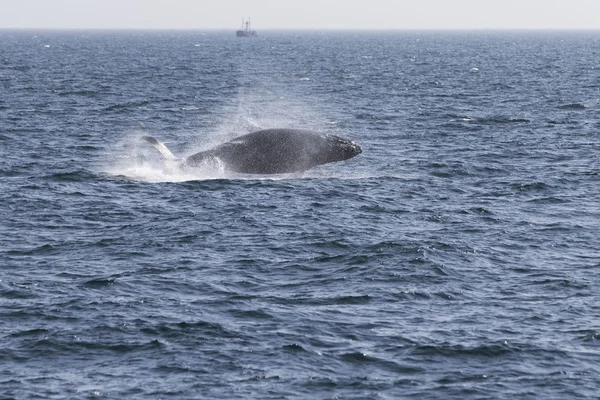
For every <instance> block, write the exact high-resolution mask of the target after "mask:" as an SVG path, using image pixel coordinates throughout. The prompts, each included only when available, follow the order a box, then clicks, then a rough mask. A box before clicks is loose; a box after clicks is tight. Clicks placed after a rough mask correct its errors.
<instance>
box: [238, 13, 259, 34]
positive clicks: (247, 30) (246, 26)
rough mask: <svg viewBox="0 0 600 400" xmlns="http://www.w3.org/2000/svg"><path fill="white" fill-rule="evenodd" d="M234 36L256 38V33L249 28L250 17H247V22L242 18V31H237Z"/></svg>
mask: <svg viewBox="0 0 600 400" xmlns="http://www.w3.org/2000/svg"><path fill="white" fill-rule="evenodd" d="M235 35H236V36H237V37H255V36H257V35H256V31H253V30H252V27H251V26H250V17H248V20H244V18H242V29H238V30H237V31H235Z"/></svg>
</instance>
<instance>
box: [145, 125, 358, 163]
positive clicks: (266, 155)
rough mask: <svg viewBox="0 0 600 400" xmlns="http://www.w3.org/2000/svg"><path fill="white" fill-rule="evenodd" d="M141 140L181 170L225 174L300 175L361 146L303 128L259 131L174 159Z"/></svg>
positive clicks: (160, 145)
mask: <svg viewBox="0 0 600 400" xmlns="http://www.w3.org/2000/svg"><path fill="white" fill-rule="evenodd" d="M142 139H143V140H144V141H146V142H147V143H150V144H151V145H152V146H154V147H155V148H156V149H157V150H158V151H159V152H160V153H161V154H162V156H163V157H164V158H165V159H167V160H170V161H174V162H177V163H178V165H179V166H180V167H181V168H182V169H189V168H206V167H210V166H213V167H214V166H219V168H222V169H224V170H225V171H231V172H238V173H244V174H285V173H294V172H303V171H306V170H308V169H310V168H313V167H316V166H318V165H322V164H327V163H332V162H338V161H345V160H348V159H350V158H353V157H356V156H357V155H359V154H360V153H362V149H361V147H360V146H359V145H358V144H357V143H355V142H353V141H351V140H349V139H345V138H342V137H340V136H336V135H332V134H324V133H321V132H316V131H312V130H306V129H289V128H283V129H277V128H274V129H263V130H259V131H256V132H252V133H248V134H246V135H243V136H239V137H237V138H235V139H233V140H231V141H229V142H225V143H222V144H220V145H218V146H216V147H213V148H211V149H209V150H206V151H201V152H199V153H195V154H192V155H191V156H188V157H185V158H178V157H176V156H174V155H173V153H171V151H170V150H169V149H168V148H167V146H165V145H164V143H162V142H161V141H159V140H158V139H156V138H154V137H152V136H143V137H142Z"/></svg>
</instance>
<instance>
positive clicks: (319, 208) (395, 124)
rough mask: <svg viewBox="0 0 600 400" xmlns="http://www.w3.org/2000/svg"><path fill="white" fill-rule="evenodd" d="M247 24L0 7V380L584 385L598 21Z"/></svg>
mask: <svg viewBox="0 0 600 400" xmlns="http://www.w3.org/2000/svg"><path fill="white" fill-rule="evenodd" d="M258 34H259V36H258V37H256V38H236V36H235V32H233V31H231V32H229V31H206V32H203V31H156V32H155V31H28V30H23V31H10V30H5V31H0V93H1V94H2V95H1V96H0V221H1V222H0V360H1V363H0V398H1V399H34V398H43V399H85V398H111V399H191V398H239V399H250V398H255V399H397V398H413V399H514V398H518V399H540V398H543V399H577V398H582V399H583V398H585V399H589V398H596V397H597V396H598V393H599V392H600V295H599V287H600V245H599V243H600V140H599V139H600V32H584V31H581V32H567V31H557V32H543V31H540V32H511V31H506V32H493V31H490V32H487V31H474V32H451V31H447V32H444V31H439V32H436V31H418V32H403V31H395V32H391V31H390V32H387V31H381V32H377V31H372V32H369V31H357V32H352V31H339V32H338V31H322V32H311V31H281V32H278V31H259V32H258ZM266 128H302V129H310V130H316V131H319V132H323V133H329V134H335V135H339V136H342V137H345V138H348V139H351V140H353V141H356V142H357V143H359V144H360V146H361V147H362V150H363V152H362V154H360V155H359V156H357V157H355V158H352V159H350V160H347V161H343V162H337V163H331V164H326V165H322V166H319V167H316V168H313V169H310V170H308V171H305V172H298V173H291V174H280V175H251V174H240V173H228V172H226V171H225V170H221V169H213V170H203V169H197V170H180V169H179V168H177V167H175V166H173V165H172V164H169V163H166V162H165V161H164V160H162V159H161V157H160V155H159V154H158V152H157V151H156V150H155V149H153V148H152V147H151V146H150V145H149V144H148V143H145V142H144V141H143V140H141V137H142V136H145V135H149V136H153V137H156V138H158V139H159V140H161V141H163V142H165V144H166V145H167V146H168V147H169V148H170V149H171V151H173V153H174V154H176V155H178V156H187V155H190V154H193V153H195V152H197V151H200V150H204V149H208V148H210V147H212V146H215V145H217V144H220V143H223V142H225V141H228V140H231V139H233V138H236V137H238V136H241V135H243V134H246V133H249V132H253V131H256V130H259V129H266Z"/></svg>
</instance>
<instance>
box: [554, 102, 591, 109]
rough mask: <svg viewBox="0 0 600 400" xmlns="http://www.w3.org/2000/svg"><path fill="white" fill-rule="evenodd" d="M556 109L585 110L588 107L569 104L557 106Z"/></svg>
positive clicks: (580, 104) (579, 104)
mask: <svg viewBox="0 0 600 400" xmlns="http://www.w3.org/2000/svg"><path fill="white" fill-rule="evenodd" d="M558 108H559V109H561V110H585V109H586V108H588V107H587V106H586V105H585V104H582V103H571V104H565V105H562V106H559V107H558Z"/></svg>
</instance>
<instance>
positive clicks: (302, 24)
mask: <svg viewBox="0 0 600 400" xmlns="http://www.w3.org/2000/svg"><path fill="white" fill-rule="evenodd" d="M243 16H250V17H252V23H253V27H254V28H255V29H256V30H260V29H273V28H290V29H298V28H305V29H448V28H450V29H456V28H458V29H481V28H483V29H514V28H517V29H540V28H541V29H600V0H0V28H78V29H82V28H83V29H91V28H133V29H140V28H142V29H236V28H238V27H239V25H240V24H241V19H242V17H243Z"/></svg>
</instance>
